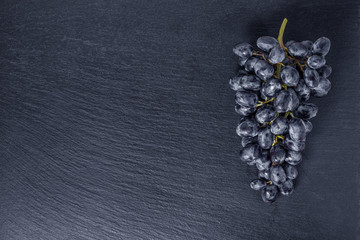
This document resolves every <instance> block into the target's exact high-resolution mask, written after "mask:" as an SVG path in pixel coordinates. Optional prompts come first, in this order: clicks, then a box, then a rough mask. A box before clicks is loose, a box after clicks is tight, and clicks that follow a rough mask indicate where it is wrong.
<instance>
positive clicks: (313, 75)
mask: <svg viewBox="0 0 360 240" xmlns="http://www.w3.org/2000/svg"><path fill="white" fill-rule="evenodd" d="M304 80H305V83H306V85H307V86H308V87H309V88H314V87H317V85H319V81H320V76H319V73H318V72H317V71H316V70H315V69H310V68H307V69H305V71H304Z"/></svg>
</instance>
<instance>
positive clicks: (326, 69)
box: [317, 64, 332, 78]
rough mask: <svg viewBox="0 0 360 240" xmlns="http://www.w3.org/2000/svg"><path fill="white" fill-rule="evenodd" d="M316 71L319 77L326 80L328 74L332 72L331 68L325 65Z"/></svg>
mask: <svg viewBox="0 0 360 240" xmlns="http://www.w3.org/2000/svg"><path fill="white" fill-rule="evenodd" d="M317 71H318V73H319V75H320V76H321V77H324V78H327V77H329V76H330V74H331V72H332V68H331V66H329V65H327V64H325V65H324V66H322V67H321V68H319V69H318V70H317Z"/></svg>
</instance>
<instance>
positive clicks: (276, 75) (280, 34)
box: [275, 18, 288, 79]
mask: <svg viewBox="0 0 360 240" xmlns="http://www.w3.org/2000/svg"><path fill="white" fill-rule="evenodd" d="M287 22H288V20H287V19H286V18H284V20H283V22H282V24H281V27H280V30H279V36H278V38H277V40H278V42H279V45H280V47H282V48H283V49H284V50H285V49H286V47H285V46H284V41H283V37H284V31H285V27H286V24H287ZM280 72H281V64H280V63H278V64H277V66H276V72H275V77H276V78H277V79H280Z"/></svg>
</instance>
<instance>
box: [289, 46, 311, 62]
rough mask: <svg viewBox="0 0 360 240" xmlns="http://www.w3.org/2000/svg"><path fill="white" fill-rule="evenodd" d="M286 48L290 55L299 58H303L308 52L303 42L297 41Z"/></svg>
mask: <svg viewBox="0 0 360 240" xmlns="http://www.w3.org/2000/svg"><path fill="white" fill-rule="evenodd" d="M288 50H289V53H290V55H291V56H293V57H299V58H304V57H305V56H306V55H307V54H308V52H309V49H308V48H307V47H306V46H305V45H304V44H302V43H299V42H294V43H292V44H290V46H289V47H288Z"/></svg>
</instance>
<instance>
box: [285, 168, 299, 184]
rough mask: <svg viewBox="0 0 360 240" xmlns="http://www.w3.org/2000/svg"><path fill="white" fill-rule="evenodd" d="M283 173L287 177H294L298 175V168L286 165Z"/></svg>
mask: <svg viewBox="0 0 360 240" xmlns="http://www.w3.org/2000/svg"><path fill="white" fill-rule="evenodd" d="M284 170H285V173H286V177H287V178H288V179H291V180H293V179H295V178H296V177H297V175H298V170H297V169H296V167H294V166H292V165H286V166H285V168H284Z"/></svg>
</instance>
